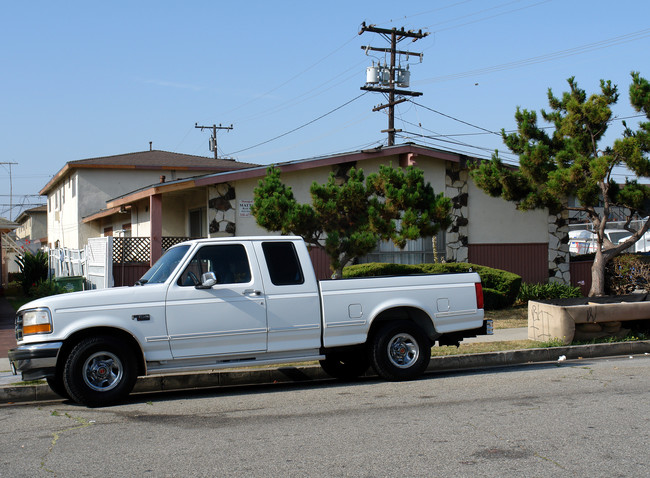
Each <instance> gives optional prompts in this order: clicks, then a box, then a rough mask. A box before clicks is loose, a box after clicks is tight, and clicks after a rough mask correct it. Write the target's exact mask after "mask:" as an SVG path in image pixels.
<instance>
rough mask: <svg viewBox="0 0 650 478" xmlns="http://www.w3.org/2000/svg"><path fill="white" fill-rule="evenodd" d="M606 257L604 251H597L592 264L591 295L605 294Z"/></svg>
mask: <svg viewBox="0 0 650 478" xmlns="http://www.w3.org/2000/svg"><path fill="white" fill-rule="evenodd" d="M605 264H606V262H605V258H604V257H603V253H602V252H601V251H600V250H598V251H596V257H595V259H594V263H593V265H592V266H591V288H590V289H589V297H600V296H603V295H605Z"/></svg>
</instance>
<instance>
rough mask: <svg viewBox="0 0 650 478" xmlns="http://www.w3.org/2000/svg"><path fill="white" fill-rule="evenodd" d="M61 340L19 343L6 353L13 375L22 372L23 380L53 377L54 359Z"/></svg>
mask: <svg viewBox="0 0 650 478" xmlns="http://www.w3.org/2000/svg"><path fill="white" fill-rule="evenodd" d="M62 346H63V342H44V343H40V344H27V345H20V346H18V347H16V348H15V349H11V350H10V351H9V353H8V356H9V364H10V365H11V371H12V372H13V374H14V375H17V374H18V372H20V373H21V374H22V377H23V380H38V379H41V378H48V377H54V373H55V370H56V359H57V357H58V355H59V350H61V347H62Z"/></svg>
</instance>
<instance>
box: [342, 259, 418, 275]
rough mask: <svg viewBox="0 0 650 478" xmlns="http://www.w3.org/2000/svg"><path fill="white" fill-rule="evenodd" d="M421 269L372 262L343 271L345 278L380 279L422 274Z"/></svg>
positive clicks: (412, 266)
mask: <svg viewBox="0 0 650 478" xmlns="http://www.w3.org/2000/svg"><path fill="white" fill-rule="evenodd" d="M421 273H422V270H421V269H420V267H418V266H415V265H411V264H391V263H384V262H370V263H368V264H357V265H354V266H348V267H345V268H344V269H343V278H344V279H349V278H352V277H378V276H401V275H409V274H421Z"/></svg>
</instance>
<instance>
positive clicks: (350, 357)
mask: <svg viewBox="0 0 650 478" xmlns="http://www.w3.org/2000/svg"><path fill="white" fill-rule="evenodd" d="M320 366H321V367H322V368H323V370H324V371H325V373H326V374H327V375H329V376H330V377H334V378H338V379H340V380H353V379H355V378H358V377H360V376H361V375H363V374H364V373H366V371H367V370H368V367H370V363H369V361H368V359H367V357H366V356H365V354H363V353H360V352H338V353H329V354H327V355H325V360H321V361H320Z"/></svg>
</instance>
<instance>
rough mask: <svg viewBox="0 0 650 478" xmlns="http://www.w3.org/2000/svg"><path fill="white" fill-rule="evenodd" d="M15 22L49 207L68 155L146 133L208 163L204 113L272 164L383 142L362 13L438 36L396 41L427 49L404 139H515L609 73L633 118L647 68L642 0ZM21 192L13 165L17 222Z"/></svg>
mask: <svg viewBox="0 0 650 478" xmlns="http://www.w3.org/2000/svg"><path fill="white" fill-rule="evenodd" d="M2 17H3V22H2V29H1V30H0V39H1V45H2V46H1V49H0V61H1V62H2V65H3V69H2V72H3V74H2V75H1V76H0V88H1V90H2V114H1V115H0V122H1V124H0V131H1V135H2V136H1V139H2V151H1V153H0V162H4V163H9V162H11V163H17V164H15V165H12V166H11V173H12V184H13V200H12V202H13V204H14V205H16V204H22V205H29V204H32V205H33V204H36V203H39V202H43V198H38V197H30V196H29V195H37V194H38V191H39V190H40V189H41V188H42V187H43V186H44V185H45V184H46V183H47V181H48V180H49V179H50V178H51V177H52V175H54V174H55V173H56V172H57V171H58V170H59V169H61V168H62V167H63V165H64V164H65V163H66V162H67V161H74V160H79V159H85V158H92V157H98V156H107V155H113V154H122V153H128V152H135V151H144V150H147V149H148V148H149V141H153V147H154V148H155V149H161V150H167V151H176V152H179V153H186V154H196V155H203V156H211V155H212V153H210V151H209V150H208V138H209V133H208V132H205V131H204V132H201V131H200V130H197V129H195V128H194V124H195V123H197V122H198V123H199V124H200V125H212V124H213V123H216V124H219V123H221V124H223V125H230V124H233V126H234V129H233V130H232V131H229V132H225V131H223V132H221V133H220V134H219V135H218V146H219V151H220V155H222V156H231V157H235V158H236V159H238V160H241V161H246V162H253V163H259V164H269V163H273V162H282V161H288V160H294V159H303V158H309V157H314V156H320V155H326V154H330V153H336V152H345V151H354V150H358V149H360V148H364V147H369V146H372V145H378V144H385V142H386V135H385V134H384V133H381V132H380V130H382V129H385V128H386V127H387V119H386V115H385V113H382V112H376V113H373V112H372V111H371V110H372V108H373V107H374V106H376V105H379V104H381V103H383V102H384V101H385V100H384V97H383V96H382V95H380V94H378V93H367V94H365V95H364V96H362V97H360V98H357V97H358V96H359V95H360V94H361V93H363V92H362V91H361V90H360V89H359V88H360V87H361V86H363V85H364V82H365V70H366V67H367V66H369V65H370V64H371V62H372V61H373V60H375V61H376V60H378V59H380V60H382V62H383V60H384V56H383V54H375V55H374V56H366V54H365V53H364V51H363V50H362V49H361V46H362V45H372V46H376V47H386V46H388V43H387V42H386V41H385V40H384V39H383V38H382V37H380V36H379V35H376V34H372V33H364V34H363V35H359V34H358V31H359V26H360V24H361V22H362V21H366V22H367V23H368V24H376V25H377V26H379V27H385V28H392V27H398V28H400V27H402V26H404V27H406V28H407V29H414V30H419V29H422V30H423V31H426V32H429V33H430V35H429V36H427V37H426V38H424V39H422V40H418V41H417V42H414V43H411V42H410V40H405V41H403V42H402V43H400V44H399V48H400V49H403V50H410V51H414V52H422V53H424V58H423V61H422V63H420V62H419V60H418V59H414V58H410V60H409V64H410V71H411V88H410V89H411V90H412V91H419V92H422V93H423V96H421V97H419V98H415V101H416V102H417V103H419V104H420V105H423V106H424V107H422V106H415V105H413V104H412V103H403V104H401V105H399V106H398V107H397V110H396V117H397V120H396V127H397V128H401V129H402V130H403V131H404V135H403V137H398V138H397V142H398V143H400V142H406V141H415V142H419V143H421V144H426V145H430V146H434V147H438V148H441V149H449V150H452V151H461V152H464V153H467V154H470V155H475V156H479V157H488V156H489V155H490V151H491V150H494V149H495V148H498V149H500V150H501V151H502V152H505V148H504V147H503V146H502V143H501V140H500V137H499V136H497V135H495V134H490V133H486V132H485V130H489V131H499V130H500V129H501V128H505V129H512V128H513V127H514V126H515V122H514V118H513V115H514V112H515V109H516V107H517V106H518V105H520V106H522V107H525V108H528V109H534V110H539V109H540V108H543V107H546V106H547V99H546V91H547V88H549V87H551V88H552V89H553V91H554V92H555V93H556V94H560V93H562V92H563V91H565V90H566V86H567V85H566V79H567V78H568V77H569V76H572V75H574V76H576V79H577V81H578V83H579V85H580V86H581V87H583V88H585V89H586V90H587V92H589V93H591V92H596V91H597V90H598V86H599V80H600V79H601V78H604V79H610V80H612V81H613V83H615V84H617V85H619V88H620V92H621V98H620V100H619V103H618V105H617V106H616V108H615V113H616V114H617V115H618V116H619V117H625V116H631V115H634V114H635V113H634V111H633V110H632V109H631V107H630V106H629V101H628V94H627V89H628V86H629V79H630V76H629V73H630V71H632V70H635V71H640V72H641V74H642V75H644V76H646V77H650V65H649V64H648V52H649V51H650V24H649V23H648V18H650V2H646V1H644V0H634V1H633V0H619V1H617V2H611V1H608V2H605V1H602V0H547V1H544V0H518V1H512V0H465V1H462V0H437V1H431V0H428V1H400V2H397V1H390V2H389V1H383V0H379V1H373V2H354V1H345V2H343V1H338V0H333V1H327V2H311V1H309V2H307V1H268V0H267V1H257V0H255V1H247V2H225V1H205V0H195V1H192V2H181V1H165V0H156V1H128V2H125V1H119V0H118V1H111V2H88V1H83V2H72V1H68V2H50V1H48V2H45V1H31V2H3V6H2ZM402 64H403V65H404V64H405V61H403V63H402ZM355 98H357V99H356V100H354V101H352V102H350V101H351V100H353V99H355ZM348 102H350V103H349V104H347V105H346V106H343V107H341V106H342V105H344V104H346V103H348ZM338 107H341V108H340V109H337V110H336V111H334V112H332V113H331V114H329V115H326V114H327V113H329V112H331V111H333V110H335V109H336V108H338ZM432 110H435V111H436V112H434V111H432ZM440 113H442V114H440ZM323 115H326V116H324V117H323V118H322V119H319V120H318V121H314V122H313V123H311V124H309V125H307V126H304V127H302V128H300V127H301V126H303V125H306V124H307V123H310V122H312V121H313V120H315V119H317V118H319V117H321V116H323ZM445 115H446V116H445ZM459 120H460V121H459ZM627 121H628V124H630V123H631V124H636V123H637V122H638V119H629V120H627ZM465 123H469V124H471V125H474V126H470V125H468V124H465ZM477 127H479V128H483V129H479V128H477ZM297 128H299V129H297ZM294 129H297V130H296V131H295V132H292V133H290V134H285V133H287V132H289V131H292V130H294ZM610 130H611V132H612V134H611V135H610V136H609V137H610V138H614V137H615V136H616V135H617V134H619V133H620V131H621V126H620V122H615V123H614V124H613V125H612V126H611V128H610ZM414 134H418V135H425V136H429V137H430V138H422V137H420V136H415V135H414ZM282 135H283V136H282ZM443 135H444V136H443ZM455 135H461V136H455ZM278 136H281V137H280V138H279V139H276V140H273V141H269V142H266V141H268V140H270V139H272V138H276V137H278ZM449 141H454V142H461V143H463V144H461V145H459V144H454V143H451V142H449ZM264 142H266V143H265V144H262V145H260V146H256V147H254V146H255V145H258V144H260V143H264ZM503 156H504V157H505V158H506V159H510V160H514V159H515V158H514V157H513V156H509V155H503ZM617 179H619V180H624V177H623V176H620V177H618V178H617ZM9 190H10V181H9V166H8V165H0V203H1V204H3V205H2V206H0V216H4V217H7V218H9V217H10V216H11V218H12V219H14V218H15V217H16V216H17V214H18V213H19V212H20V210H19V209H18V208H15V209H14V211H13V213H11V214H10V212H9V210H8V209H9V208H8V204H9V202H10V198H9Z"/></svg>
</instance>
